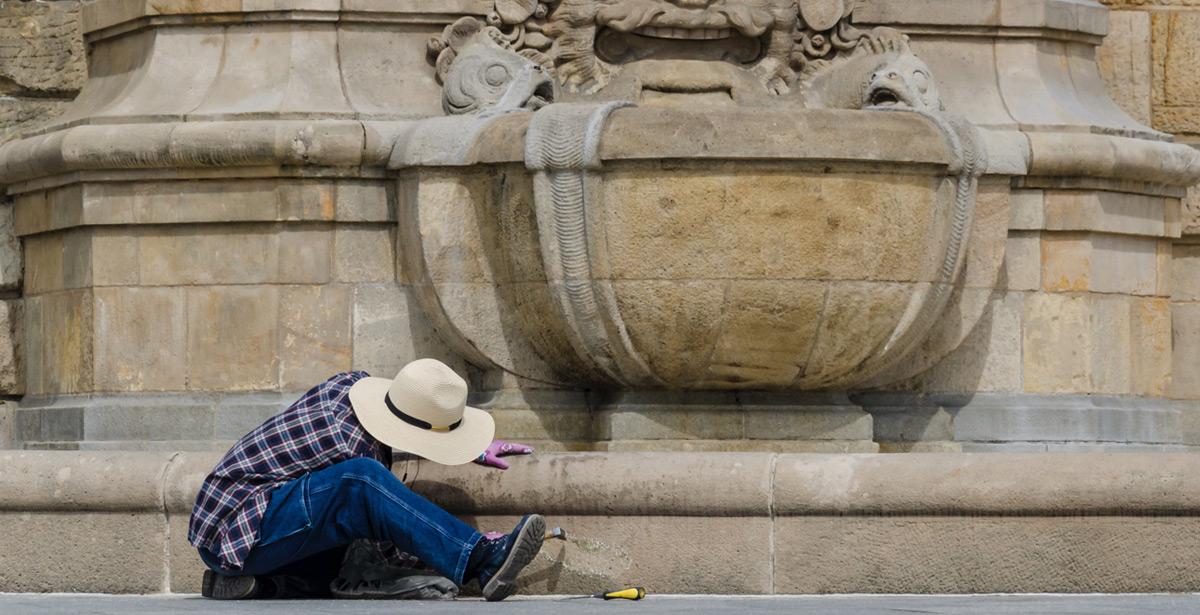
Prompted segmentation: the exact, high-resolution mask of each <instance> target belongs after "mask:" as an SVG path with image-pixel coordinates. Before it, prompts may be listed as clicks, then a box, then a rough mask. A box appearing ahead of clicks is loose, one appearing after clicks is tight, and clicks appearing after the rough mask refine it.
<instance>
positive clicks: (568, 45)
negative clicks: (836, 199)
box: [429, 0, 940, 113]
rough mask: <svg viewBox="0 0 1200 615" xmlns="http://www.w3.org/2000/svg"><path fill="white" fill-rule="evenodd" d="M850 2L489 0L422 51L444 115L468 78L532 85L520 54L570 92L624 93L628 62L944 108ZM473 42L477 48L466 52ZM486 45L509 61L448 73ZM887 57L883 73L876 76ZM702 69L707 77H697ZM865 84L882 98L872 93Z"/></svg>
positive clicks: (832, 99)
mask: <svg viewBox="0 0 1200 615" xmlns="http://www.w3.org/2000/svg"><path fill="white" fill-rule="evenodd" d="M852 10H853V3H850V2H846V1H844V0H801V1H800V2H797V1H796V0H741V1H736V0H496V2H495V4H494V5H493V8H492V10H491V12H490V13H489V14H488V15H487V17H486V19H485V21H486V23H485V21H481V20H478V19H475V18H464V19H462V20H460V21H459V22H457V23H455V24H453V25H451V26H449V27H447V28H446V30H445V32H443V34H442V35H441V36H440V37H436V38H434V39H433V40H431V41H430V43H429V51H430V57H431V59H432V61H433V62H434V64H435V65H436V67H437V74H438V76H439V79H441V80H442V82H443V83H444V84H447V85H446V88H447V93H446V105H445V106H446V110H447V113H464V112H469V110H473V109H475V108H476V106H475V105H476V103H474V102H471V103H467V104H465V105H464V104H463V103H462V102H461V101H460V100H459V99H461V98H462V96H463V92H462V88H463V87H464V85H465V86H467V89H468V90H472V89H479V90H487V89H493V90H494V89H497V88H501V86H498V85H495V84H491V85H482V84H484V83H486V82H487V80H488V79H491V80H492V81H498V80H501V79H507V78H511V79H513V81H511V82H509V81H507V80H506V81H505V86H504V87H507V86H508V85H511V86H512V87H513V88H514V92H515V93H517V94H525V93H528V92H530V91H531V90H530V86H529V84H528V83H525V82H521V81H520V80H519V79H518V78H517V74H518V73H519V72H520V71H522V70H524V71H526V73H528V71H529V69H528V68H526V67H525V66H526V65H525V64H522V63H521V62H520V61H519V60H517V57H518V56H519V57H520V58H524V59H525V62H526V63H528V64H532V65H536V66H539V67H541V68H543V69H544V70H545V71H546V73H547V74H549V75H551V76H552V77H553V80H554V82H555V83H556V84H557V86H559V87H560V88H561V91H562V94H563V95H564V97H565V98H567V99H572V98H574V99H578V98H588V97H591V96H592V95H600V96H601V97H603V98H631V97H632V96H630V95H629V93H628V92H625V93H613V94H609V95H607V96H605V95H604V94H606V92H605V90H606V89H607V88H608V86H609V85H610V84H613V83H614V82H615V81H617V80H618V78H619V77H620V75H621V73H622V72H623V71H624V70H625V69H626V68H627V67H629V66H630V65H634V64H638V63H642V64H645V65H656V66H657V65H660V64H666V66H665V67H662V66H658V69H659V70H657V71H656V72H657V76H655V77H652V78H650V81H654V82H655V83H654V84H653V85H652V86H651V87H652V88H653V89H660V90H665V91H670V92H682V93H698V92H704V91H708V90H714V91H728V90H733V89H735V88H738V87H740V84H741V83H743V82H747V81H751V82H753V83H754V84H755V86H754V87H755V88H756V89H757V90H758V92H756V94H761V95H763V96H764V97H765V98H768V99H771V98H774V99H778V98H779V97H784V96H788V97H789V98H791V99H798V100H799V101H800V102H801V103H803V104H804V105H806V106H814V107H838V108H855V109H857V108H862V107H864V106H868V105H871V104H880V105H888V104H890V105H902V106H923V107H926V108H937V107H940V101H936V100H935V99H936V96H937V94H936V87H935V86H934V85H933V77H932V75H931V74H930V73H929V70H928V68H927V67H925V66H924V65H923V64H922V63H921V62H920V60H919V59H917V58H916V57H915V56H912V53H911V51H909V49H908V43H907V37H905V36H904V35H903V34H902V33H900V32H899V31H897V30H894V29H891V28H875V29H871V30H862V29H859V28H855V27H854V26H853V25H851V23H850V17H851V13H852ZM472 42H475V43H480V46H479V47H478V48H477V49H476V51H475V52H472V53H470V54H465V53H464V48H466V47H468V46H470V44H471V43H472ZM485 52H486V53H488V54H490V55H491V56H492V57H493V60H492V61H493V62H494V63H496V64H497V65H503V66H505V67H507V68H506V69H501V68H492V69H490V72H489V71H486V70H485V71H484V73H488V74H483V73H478V69H476V68H470V69H466V71H475V72H476V73H478V74H476V75H472V76H467V75H465V74H463V75H460V74H455V75H453V76H452V75H451V73H452V72H454V73H458V72H460V71H458V70H456V69H454V68H453V66H454V65H455V64H457V63H458V62H459V59H460V58H466V57H472V56H480V55H483V54H484V53H485ZM901 58H903V59H901ZM697 63H711V64H718V65H722V66H724V67H727V68H728V69H732V73H731V72H726V73H724V75H725V76H724V77H722V76H721V72H720V70H715V69H714V68H713V67H708V69H707V70H698V69H697V68H696V66H697ZM885 64H886V65H887V66H888V70H887V71H885V72H883V73H882V75H876V74H875V73H876V72H877V71H878V69H879V68H881V67H882V66H883V65H885ZM464 72H465V71H464ZM708 72H712V73H713V75H714V76H712V77H711V78H708V77H704V76H702V75H704V74H706V73H708ZM506 75H507V76H508V77H506ZM834 77H836V78H834ZM746 78H748V79H746ZM872 82H874V83H872ZM868 90H871V92H872V93H873V94H878V95H879V98H878V99H877V100H872V99H871V95H870V94H869V93H868ZM546 93H548V92H546ZM489 96H493V97H494V95H489ZM485 98H486V97H485ZM542 98H543V99H544V98H545V96H542ZM472 100H474V99H472ZM523 102H524V101H522V103H521V104H523ZM543 102H544V100H543ZM484 104H486V103H484ZM533 104H534V105H535V106H536V105H537V104H540V103H538V102H536V101H534V103H533ZM519 106H520V105H518V107H519Z"/></svg>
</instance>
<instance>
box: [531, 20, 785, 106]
mask: <svg viewBox="0 0 1200 615" xmlns="http://www.w3.org/2000/svg"><path fill="white" fill-rule="evenodd" d="M796 21H797V13H796V5H795V3H794V0H563V2H562V3H561V4H560V5H559V7H558V9H557V10H556V11H555V12H554V13H553V15H552V17H551V22H552V24H553V30H554V31H555V32H556V33H557V34H560V38H559V40H558V47H557V56H558V57H557V60H558V69H557V70H558V76H559V79H560V80H561V81H562V82H563V83H564V85H566V86H567V87H569V88H572V89H574V88H577V87H579V86H583V85H584V84H586V83H590V82H598V81H603V78H604V76H605V75H606V74H607V73H608V72H611V71H612V70H613V68H614V67H616V66H619V65H621V64H626V63H629V62H634V61H637V60H642V59H648V58H654V59H668V60H670V59H688V60H715V61H726V62H732V63H735V64H738V65H741V66H745V67H747V68H750V69H752V70H754V71H755V73H756V74H758V75H759V76H760V78H761V79H762V80H763V82H764V83H765V84H766V85H768V87H772V88H776V89H784V90H785V89H786V87H787V86H786V81H787V80H788V79H789V78H790V77H791V75H790V73H789V72H788V68H787V60H788V56H789V54H790V52H791V49H792V47H793V46H794V45H795V42H794V40H793V31H794V27H795V24H796Z"/></svg>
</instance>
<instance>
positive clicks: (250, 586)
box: [200, 570, 258, 600]
mask: <svg viewBox="0 0 1200 615" xmlns="http://www.w3.org/2000/svg"><path fill="white" fill-rule="evenodd" d="M257 592H258V580H257V579H255V578H254V576H253V575H244V576H236V577H233V576H228V575H224V574H217V573H215V572H213V571H211V570H205V571H204V579H203V581H201V583H200V595H202V596H204V597H205V598H212V599H213V600H246V599H249V598H253V597H254V595H255V594H256V593H257Z"/></svg>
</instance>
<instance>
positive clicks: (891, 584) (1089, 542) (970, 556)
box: [775, 516, 1200, 593]
mask: <svg viewBox="0 0 1200 615" xmlns="http://www.w3.org/2000/svg"><path fill="white" fill-rule="evenodd" d="M1194 523H1195V522H1194V521H1193V520H1191V519H1189V518H1178V517H1163V518H1156V517H1119V516H1114V517H1099V518H1097V517H1020V518H1010V517H975V518H970V519H968V518H962V517H936V516H934V517H903V516H900V517H887V518H884V517H865V518H864V517H815V516H814V517H795V518H786V519H779V520H778V521H777V527H776V529H775V536H776V541H775V562H776V567H775V570H776V579H775V591H777V592H780V593H855V592H870V593H945V592H964V593H990V592H1128V591H1135V590H1134V588H1150V587H1153V588H1155V591H1164V592H1174V591H1190V590H1189V589H1188V588H1189V587H1192V586H1194V585H1195V584H1196V583H1197V581H1200V579H1198V578H1197V576H1196V574H1195V571H1193V570H1192V569H1190V568H1187V567H1180V566H1178V565H1176V564H1177V557H1178V554H1180V553H1184V552H1187V551H1188V550H1190V549H1194V548H1197V547H1200V544H1198V543H1200V539H1198V538H1197V536H1198V534H1197V532H1196V530H1195V527H1194ZM1118 544H1119V545H1121V547H1119V548H1117V547H1115V546H1114V545H1118Z"/></svg>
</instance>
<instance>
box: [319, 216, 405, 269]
mask: <svg viewBox="0 0 1200 615" xmlns="http://www.w3.org/2000/svg"><path fill="white" fill-rule="evenodd" d="M333 245H334V250H333V251H334V273H333V275H334V278H335V279H336V280H337V281H339V282H395V281H397V278H396V229H395V224H388V225H378V226H377V225H370V226H368V225H339V226H338V227H337V228H336V229H335V230H334V236H333Z"/></svg>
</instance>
